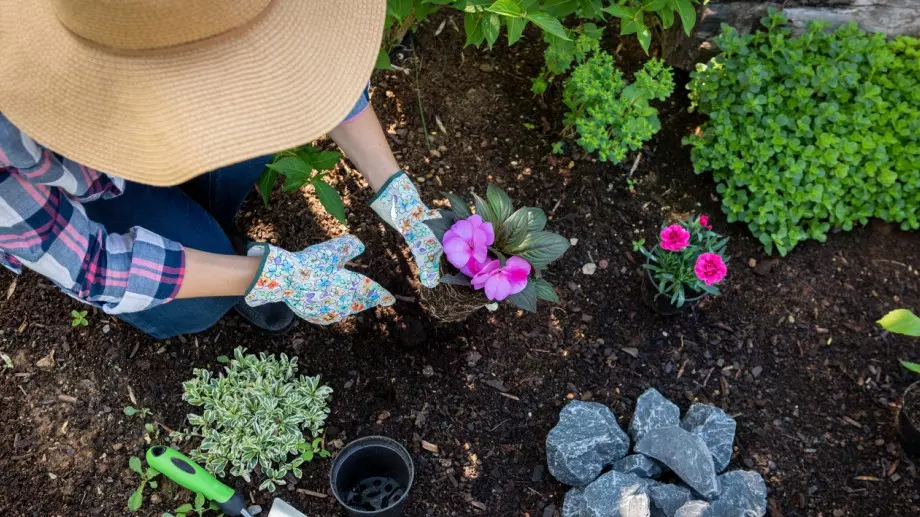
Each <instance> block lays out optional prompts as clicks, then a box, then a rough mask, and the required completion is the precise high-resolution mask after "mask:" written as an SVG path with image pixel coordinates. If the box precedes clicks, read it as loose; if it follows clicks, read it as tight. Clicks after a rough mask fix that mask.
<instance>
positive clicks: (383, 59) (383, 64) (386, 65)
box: [374, 47, 393, 70]
mask: <svg viewBox="0 0 920 517" xmlns="http://www.w3.org/2000/svg"><path fill="white" fill-rule="evenodd" d="M374 68H375V69H377V70H392V69H393V63H391V62H390V54H389V53H388V52H387V51H386V49H384V48H382V47H381V48H380V52H378V53H377V62H376V63H375V64H374Z"/></svg>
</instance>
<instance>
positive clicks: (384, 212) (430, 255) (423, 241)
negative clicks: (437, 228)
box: [371, 171, 443, 287]
mask: <svg viewBox="0 0 920 517" xmlns="http://www.w3.org/2000/svg"><path fill="white" fill-rule="evenodd" d="M371 208H373V209H374V211H375V212H377V215H379V216H380V218H381V219H383V220H384V221H386V223H387V224H389V225H390V226H392V227H393V228H394V229H396V231H397V232H399V233H400V235H402V236H403V238H404V239H406V243H407V244H409V249H410V250H411V251H412V256H413V257H414V258H415V264H416V265H417V266H418V276H419V280H421V282H422V285H424V286H425V287H435V286H436V285H438V280H439V279H440V277H441V271H440V269H441V268H440V265H441V254H442V253H443V250H442V249H441V243H440V242H438V239H437V238H436V237H435V236H434V232H432V231H431V228H429V227H428V225H427V224H425V223H424V221H426V220H428V219H437V218H439V217H441V216H440V214H438V212H437V211H436V210H431V209H429V208H428V207H427V206H425V204H424V203H422V200H421V198H419V195H418V191H417V190H415V185H413V184H412V180H410V179H409V176H407V175H406V173H405V172H402V171H399V172H397V173H396V174H395V175H394V176H393V177H392V178H390V179H389V180H388V181H387V183H386V184H385V185H384V186H383V188H382V189H380V192H378V193H377V195H376V196H374V199H372V200H371Z"/></svg>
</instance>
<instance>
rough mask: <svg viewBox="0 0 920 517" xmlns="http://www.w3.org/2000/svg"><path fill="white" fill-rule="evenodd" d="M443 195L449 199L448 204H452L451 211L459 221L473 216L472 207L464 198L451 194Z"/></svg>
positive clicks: (444, 193) (445, 193)
mask: <svg viewBox="0 0 920 517" xmlns="http://www.w3.org/2000/svg"><path fill="white" fill-rule="evenodd" d="M441 194H443V195H444V197H446V198H447V202H448V203H450V211H451V212H453V213H454V215H456V216H457V218H458V219H466V218H467V217H469V216H471V215H473V214H472V212H470V206H469V205H468V204H467V203H466V200H464V199H463V198H462V197H460V196H458V195H457V194H454V193H451V192H442V193H441Z"/></svg>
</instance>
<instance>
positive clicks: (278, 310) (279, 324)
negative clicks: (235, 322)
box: [233, 300, 294, 336]
mask: <svg viewBox="0 0 920 517" xmlns="http://www.w3.org/2000/svg"><path fill="white" fill-rule="evenodd" d="M233 308H234V309H236V312H238V313H239V315H240V316H242V317H243V319H244V320H246V321H248V322H249V324H250V325H252V326H253V327H255V328H257V329H259V330H261V331H263V332H265V333H267V334H270V335H272V336H283V335H285V334H287V333H288V332H289V331H290V330H291V328H292V327H293V326H294V313H293V312H292V311H291V309H289V308H288V306H287V305H285V304H284V303H283V302H278V303H267V304H265V305H259V306H257V307H250V306H249V305H247V304H246V301H245V300H241V301H239V302H238V303H237V304H236V305H234V306H233Z"/></svg>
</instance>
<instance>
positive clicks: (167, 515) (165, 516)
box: [160, 512, 176, 517]
mask: <svg viewBox="0 0 920 517" xmlns="http://www.w3.org/2000/svg"><path fill="white" fill-rule="evenodd" d="M160 517H176V516H175V515H173V514H171V513H169V512H163V513H162V514H160Z"/></svg>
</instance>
